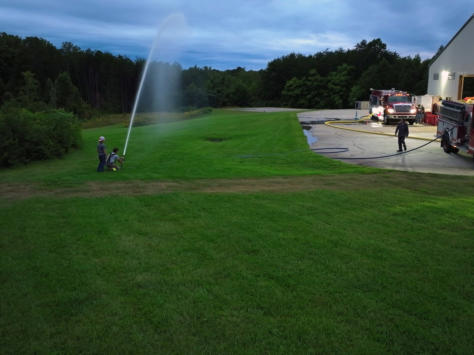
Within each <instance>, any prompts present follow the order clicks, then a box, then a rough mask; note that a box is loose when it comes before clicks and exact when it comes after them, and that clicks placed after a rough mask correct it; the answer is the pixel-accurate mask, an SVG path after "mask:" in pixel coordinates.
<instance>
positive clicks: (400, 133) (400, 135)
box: [395, 118, 408, 152]
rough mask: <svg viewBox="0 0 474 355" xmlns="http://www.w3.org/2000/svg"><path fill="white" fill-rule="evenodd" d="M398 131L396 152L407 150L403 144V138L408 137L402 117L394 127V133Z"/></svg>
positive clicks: (406, 127)
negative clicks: (395, 127)
mask: <svg viewBox="0 0 474 355" xmlns="http://www.w3.org/2000/svg"><path fill="white" fill-rule="evenodd" d="M397 133H398V150H397V152H401V151H402V145H403V149H404V150H405V151H406V150H407V145H406V144H405V138H406V137H408V125H407V123H406V122H405V120H404V119H403V118H402V119H401V121H400V122H398V124H397V129H395V135H397Z"/></svg>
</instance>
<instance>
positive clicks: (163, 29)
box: [123, 15, 183, 156]
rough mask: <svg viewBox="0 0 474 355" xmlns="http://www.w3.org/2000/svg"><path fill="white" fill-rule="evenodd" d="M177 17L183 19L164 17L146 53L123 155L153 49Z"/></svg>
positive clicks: (124, 151) (179, 16) (175, 16)
mask: <svg viewBox="0 0 474 355" xmlns="http://www.w3.org/2000/svg"><path fill="white" fill-rule="evenodd" d="M177 19H178V20H179V21H183V16H182V15H171V16H168V17H167V18H166V19H165V21H164V22H163V24H162V25H161V26H160V29H159V30H158V32H157V35H156V37H155V39H154V41H153V43H152V46H151V48H150V52H149V53H148V58H147V60H146V63H145V68H144V69H143V72H142V75H141V78H140V84H139V86H138V91H137V94H136V95H135V102H134V103H133V109H132V114H131V116H130V123H129V125H128V130H127V137H126V138H125V145H124V148H123V155H124V156H125V154H127V147H128V141H129V139H130V132H131V131H132V127H133V121H134V120H135V115H136V113H137V107H138V103H139V101H140V97H141V94H142V90H143V86H144V83H145V79H146V76H147V73H148V68H149V66H150V63H151V61H152V59H153V54H154V53H155V51H156V49H157V47H158V43H159V41H160V38H161V36H162V34H163V32H164V31H165V30H166V28H167V27H168V26H169V25H170V24H172V23H173V22H176V21H177Z"/></svg>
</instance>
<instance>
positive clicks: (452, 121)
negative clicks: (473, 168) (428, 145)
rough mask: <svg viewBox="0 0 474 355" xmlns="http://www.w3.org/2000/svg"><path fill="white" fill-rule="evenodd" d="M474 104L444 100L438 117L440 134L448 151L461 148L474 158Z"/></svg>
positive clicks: (455, 151) (455, 150) (444, 147)
mask: <svg viewBox="0 0 474 355" xmlns="http://www.w3.org/2000/svg"><path fill="white" fill-rule="evenodd" d="M473 111H474V104H468V103H463V102H457V101H447V100H444V101H442V103H441V106H440V111H439V118H438V128H437V133H438V136H441V147H442V148H443V149H444V151H445V152H446V153H451V152H453V153H458V152H459V150H462V151H464V152H465V153H468V154H472V156H473V158H474V119H473Z"/></svg>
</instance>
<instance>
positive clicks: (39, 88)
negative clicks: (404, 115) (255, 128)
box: [0, 33, 429, 119]
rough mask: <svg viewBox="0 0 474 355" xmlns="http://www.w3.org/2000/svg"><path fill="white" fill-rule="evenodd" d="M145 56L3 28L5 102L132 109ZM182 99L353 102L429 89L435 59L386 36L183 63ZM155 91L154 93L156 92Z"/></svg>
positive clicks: (173, 66) (0, 98) (84, 112)
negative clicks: (215, 63)
mask: <svg viewBox="0 0 474 355" xmlns="http://www.w3.org/2000/svg"><path fill="white" fill-rule="evenodd" d="M144 64H145V61H144V60H143V59H140V58H139V59H136V60H131V59H130V58H127V57H125V56H121V55H112V54H110V53H104V52H102V51H98V50H95V51H94V50H90V49H86V50H83V49H80V48H79V47H77V46H75V45H73V44H72V43H69V42H65V43H63V45H62V46H61V48H56V47H55V46H54V45H52V44H51V43H50V42H48V41H46V40H44V39H42V38H37V37H26V38H21V37H18V36H14V35H9V34H6V33H2V34H0V105H2V104H3V103H5V102H8V101H10V100H12V99H15V100H17V101H19V102H21V104H23V105H27V106H29V107H32V106H35V107H40V108H41V107H49V108H63V109H65V110H66V111H70V112H73V113H75V114H76V115H78V116H79V117H80V118H82V119H87V118H89V117H91V116H93V115H94V113H95V112H110V113H112V112H114V113H115V112H130V111H131V108H132V105H133V102H134V99H135V93H136V91H137V87H138V84H139V79H140V75H141V72H142V70H143V67H144ZM154 64H155V65H160V66H165V67H168V69H169V70H172V71H173V72H177V73H178V74H179V77H180V81H179V85H178V86H177V87H176V88H175V90H176V92H175V93H174V95H175V96H176V101H177V102H178V103H179V104H178V106H179V107H180V108H182V109H190V108H199V107H205V106H212V107H223V106H257V105H258V106H259V105H277V106H292V107H302V108H346V107H353V105H354V101H355V100H366V99H367V98H368V93H369V89H370V88H371V87H374V88H392V87H394V88H397V89H402V90H406V91H409V92H411V93H414V94H424V93H425V92H426V87H427V75H428V66H429V60H424V61H422V60H421V58H420V57H419V56H418V55H416V56H414V57H410V56H408V57H402V56H400V55H399V54H397V53H396V52H394V51H390V50H388V49H387V45H386V44H385V43H383V42H382V41H381V40H380V39H374V40H372V41H370V42H367V41H366V40H363V41H361V42H360V43H358V44H357V45H356V46H355V47H354V48H353V49H349V50H344V49H338V50H332V51H330V50H325V51H322V52H318V53H315V54H313V55H303V54H297V53H291V54H288V55H285V56H282V57H280V58H276V59H274V60H272V61H270V62H269V63H268V64H267V67H266V68H265V69H262V70H258V71H254V70H246V69H245V68H242V67H238V68H235V69H232V70H224V71H221V70H216V69H213V68H211V67H203V68H200V67H196V66H195V67H191V68H188V69H183V68H182V67H181V66H180V65H179V64H177V63H154ZM152 99H153V98H151V100H152Z"/></svg>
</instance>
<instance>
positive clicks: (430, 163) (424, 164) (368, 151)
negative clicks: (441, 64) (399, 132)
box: [298, 110, 474, 176]
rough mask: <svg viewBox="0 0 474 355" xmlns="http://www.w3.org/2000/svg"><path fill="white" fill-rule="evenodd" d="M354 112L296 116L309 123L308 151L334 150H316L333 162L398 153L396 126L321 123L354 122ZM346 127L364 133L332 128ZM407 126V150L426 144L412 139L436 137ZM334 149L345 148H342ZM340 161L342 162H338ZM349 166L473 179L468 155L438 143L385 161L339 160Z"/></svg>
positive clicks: (421, 128)
mask: <svg viewBox="0 0 474 355" xmlns="http://www.w3.org/2000/svg"><path fill="white" fill-rule="evenodd" d="M363 115H364V112H360V111H359V112H358V118H360V117H361V116H363ZM354 117H355V110H324V111H312V112H302V113H299V114H298V119H299V121H300V122H305V123H308V122H311V123H312V128H311V130H310V132H311V134H312V135H313V136H314V137H315V138H316V140H315V141H314V142H313V143H312V144H311V148H312V149H313V148H316V149H317V148H335V149H334V150H332V152H333V153H330V152H329V150H326V152H325V151H319V152H317V154H321V155H324V156H327V157H330V158H333V159H338V158H339V159H341V158H347V157H351V158H369V157H375V156H381V155H390V154H393V153H396V151H397V150H398V140H397V137H396V136H395V134H394V133H395V128H396V126H394V125H391V126H383V125H382V124H380V123H377V122H373V121H367V122H365V123H361V124H356V125H352V124H350V125H343V124H341V125H339V124H337V123H335V124H334V126H335V127H329V126H326V125H324V124H319V123H323V122H324V121H327V120H333V119H343V120H347V119H354ZM337 126H340V127H349V128H354V129H361V130H364V131H367V133H362V132H353V131H347V130H342V129H338V128H336V127H337ZM409 127H410V137H412V138H407V139H406V144H407V148H408V150H410V149H413V148H416V147H419V146H421V145H423V144H426V143H427V141H423V140H417V139H413V137H419V138H424V139H433V138H435V137H436V127H435V126H424V125H414V126H409ZM370 133H385V134H390V135H393V136H383V135H376V134H370ZM336 148H347V149H348V150H347V151H346V152H343V150H345V149H339V150H337V149H336ZM341 160H342V159H341ZM343 161H345V162H347V163H350V164H358V165H364V166H372V167H377V168H384V169H394V170H403V171H413V172H424V173H436V174H451V175H469V176H474V161H473V159H472V156H468V155H462V154H458V155H455V154H446V153H444V151H443V150H442V149H441V147H440V143H439V142H433V143H431V144H429V145H427V146H425V147H423V148H420V149H417V150H415V151H413V152H408V153H403V154H398V155H396V156H393V157H388V158H378V159H367V160H365V159H360V160H359V159H356V160H343Z"/></svg>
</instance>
